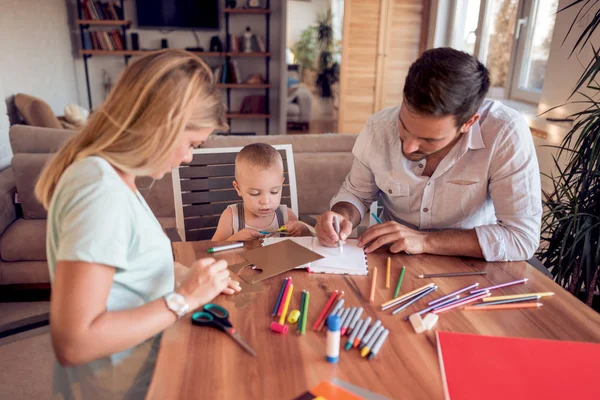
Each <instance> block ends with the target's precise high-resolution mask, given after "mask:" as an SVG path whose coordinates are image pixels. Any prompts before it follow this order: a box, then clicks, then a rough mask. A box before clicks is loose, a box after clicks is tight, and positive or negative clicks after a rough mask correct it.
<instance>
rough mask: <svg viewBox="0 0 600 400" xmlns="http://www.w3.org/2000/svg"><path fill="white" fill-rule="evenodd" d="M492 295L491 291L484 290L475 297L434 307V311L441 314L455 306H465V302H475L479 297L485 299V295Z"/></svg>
mask: <svg viewBox="0 0 600 400" xmlns="http://www.w3.org/2000/svg"><path fill="white" fill-rule="evenodd" d="M489 296H490V292H484V293H481V294H478V295H477V296H475V297H473V298H470V299H469V298H464V299H462V300H460V301H456V302H454V303H450V304H448V305H445V306H444V307H440V308H434V309H433V311H432V313H434V314H439V313H441V312H444V311H448V310H452V309H453V308H456V307H460V306H464V305H465V304H469V303H473V302H475V301H477V300H479V299H483V298H484V297H489Z"/></svg>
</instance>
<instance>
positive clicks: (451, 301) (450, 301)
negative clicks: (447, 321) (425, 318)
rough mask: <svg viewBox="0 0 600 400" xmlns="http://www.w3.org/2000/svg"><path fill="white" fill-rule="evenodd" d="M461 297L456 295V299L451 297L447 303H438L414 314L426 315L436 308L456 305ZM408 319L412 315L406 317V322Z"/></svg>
mask: <svg viewBox="0 0 600 400" xmlns="http://www.w3.org/2000/svg"><path fill="white" fill-rule="evenodd" d="M459 297H460V296H459V295H455V296H454V297H450V298H449V299H446V300H445V301H442V302H441V303H437V304H435V305H433V306H429V307H427V308H424V309H422V310H421V311H417V312H416V313H414V314H417V315H421V314H425V313H426V312H429V311H431V310H433V309H434V308H437V307H442V306H445V305H448V304H450V303H454V302H455V301H456V300H458V298H459ZM408 317H410V315H407V316H406V317H404V320H405V321H408Z"/></svg>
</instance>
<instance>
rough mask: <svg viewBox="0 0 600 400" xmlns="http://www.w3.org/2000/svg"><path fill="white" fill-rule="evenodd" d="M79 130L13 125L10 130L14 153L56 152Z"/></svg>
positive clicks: (11, 145)
mask: <svg viewBox="0 0 600 400" xmlns="http://www.w3.org/2000/svg"><path fill="white" fill-rule="evenodd" d="M76 133H77V131H73V130H67V129H50V128H39V127H35V126H27V125H13V126H12V127H11V128H10V131H9V132H8V136H9V138H10V147H11V148H12V151H13V154H19V153H56V152H57V151H58V149H60V148H61V147H62V145H63V144H65V142H66V141H67V140H69V139H70V138H72V137H73V136H74V135H75V134H76Z"/></svg>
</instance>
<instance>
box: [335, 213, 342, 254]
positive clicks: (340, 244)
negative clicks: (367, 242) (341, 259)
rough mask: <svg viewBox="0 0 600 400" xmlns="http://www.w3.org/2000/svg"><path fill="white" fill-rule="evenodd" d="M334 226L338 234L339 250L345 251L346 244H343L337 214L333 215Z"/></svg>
mask: <svg viewBox="0 0 600 400" xmlns="http://www.w3.org/2000/svg"><path fill="white" fill-rule="evenodd" d="M333 228H334V229H335V233H337V235H338V250H339V251H340V254H343V253H344V246H343V245H342V238H341V237H340V220H339V219H338V216H337V215H334V216H333Z"/></svg>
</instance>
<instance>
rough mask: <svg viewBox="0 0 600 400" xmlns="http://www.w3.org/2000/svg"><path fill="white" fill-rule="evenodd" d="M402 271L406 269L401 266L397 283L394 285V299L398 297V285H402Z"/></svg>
mask: <svg viewBox="0 0 600 400" xmlns="http://www.w3.org/2000/svg"><path fill="white" fill-rule="evenodd" d="M404 271H406V267H402V271H400V277H399V278H398V284H397V285H396V290H394V299H395V298H396V297H398V293H399V292H400V286H402V279H404Z"/></svg>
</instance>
